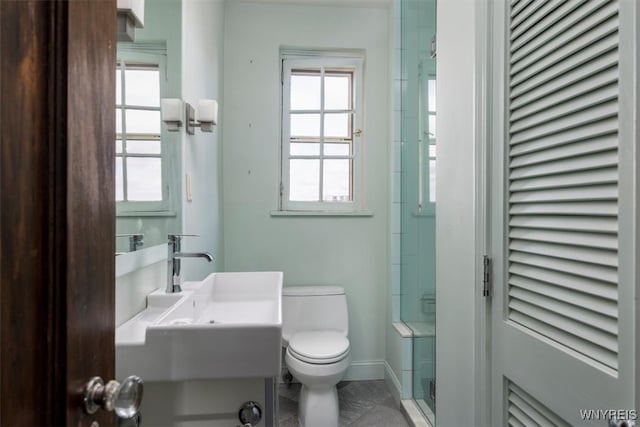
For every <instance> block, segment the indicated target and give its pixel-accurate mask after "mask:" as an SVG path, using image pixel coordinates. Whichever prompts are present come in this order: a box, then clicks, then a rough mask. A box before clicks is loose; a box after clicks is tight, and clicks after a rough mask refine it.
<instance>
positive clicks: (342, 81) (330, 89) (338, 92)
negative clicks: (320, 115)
mask: <svg viewBox="0 0 640 427" xmlns="http://www.w3.org/2000/svg"><path fill="white" fill-rule="evenodd" d="M349 80H350V78H349V77H348V76H325V78H324V108H325V110H348V109H349V95H350V91H349Z"/></svg>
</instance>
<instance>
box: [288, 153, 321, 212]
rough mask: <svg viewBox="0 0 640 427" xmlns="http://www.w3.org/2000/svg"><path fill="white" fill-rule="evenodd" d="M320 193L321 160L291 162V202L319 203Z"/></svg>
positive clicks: (293, 160) (294, 160) (296, 160)
mask: <svg viewBox="0 0 640 427" xmlns="http://www.w3.org/2000/svg"><path fill="white" fill-rule="evenodd" d="M319 193H320V160H308V159H292V160H289V200H291V201H298V202H317V201H318V200H319Z"/></svg>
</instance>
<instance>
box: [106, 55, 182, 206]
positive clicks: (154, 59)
mask: <svg viewBox="0 0 640 427" xmlns="http://www.w3.org/2000/svg"><path fill="white" fill-rule="evenodd" d="M123 62H124V64H125V65H124V67H123V66H122V65H121V64H122V63H123ZM116 64H117V68H116V71H117V72H122V77H123V78H122V80H121V81H122V85H121V100H120V101H121V103H120V104H116V111H117V112H118V113H120V114H122V115H123V124H124V123H125V122H124V115H125V111H126V108H123V107H126V106H127V104H126V99H125V90H126V79H124V71H125V70H126V64H131V65H134V66H135V65H141V66H145V65H146V66H157V67H158V71H159V78H160V81H159V83H160V99H162V98H166V97H167V96H168V91H169V88H168V83H169V82H168V73H167V55H166V49H165V48H161V47H148V48H146V49H145V48H140V47H137V46H128V45H120V44H119V45H118V55H117V60H116ZM132 107H138V106H132ZM135 109H140V110H153V111H156V110H157V111H160V106H159V105H158V107H157V108H156V107H143V106H141V108H135ZM125 130H126V129H125ZM124 135H126V134H121V136H124ZM145 135H146V134H145ZM125 139H126V138H122V137H121V138H118V134H116V141H118V140H125ZM143 139H145V138H143ZM173 145H175V141H173V138H172V137H171V135H170V134H169V133H168V131H167V130H166V127H165V126H163V124H162V122H160V147H161V154H160V156H156V155H154V156H150V157H155V158H158V157H159V158H160V159H161V176H162V183H161V185H162V200H158V201H128V200H123V201H116V216H121V217H125V216H141V215H142V216H159V217H160V216H175V215H176V212H175V200H174V197H173V191H172V190H173V186H174V182H173V181H174V178H173V174H172V170H173V163H174V160H173V158H174V157H175V156H174V149H173ZM116 157H117V155H116ZM133 157H146V156H144V155H140V156H138V155H136V156H133ZM123 158H125V157H123ZM123 163H124V162H123ZM114 167H115V165H114ZM124 168H126V166H125V165H124V164H123V186H126V185H127V183H126V174H124Z"/></svg>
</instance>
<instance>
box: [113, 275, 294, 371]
mask: <svg viewBox="0 0 640 427" xmlns="http://www.w3.org/2000/svg"><path fill="white" fill-rule="evenodd" d="M282 277H283V275H282V272H250V273H213V274H211V275H209V276H208V277H207V278H206V279H205V280H203V281H202V282H186V283H184V284H183V286H182V289H183V291H182V292H179V293H175V294H166V293H165V292H164V290H163V289H159V290H157V291H155V292H154V293H152V294H151V295H149V296H148V297H147V308H146V309H145V310H143V311H142V312H141V313H139V314H138V315H136V316H135V317H133V318H132V319H130V320H129V321H127V322H126V323H124V324H122V325H121V326H119V327H118V328H116V373H117V376H118V378H123V377H126V376H128V375H138V376H140V377H141V378H143V379H144V380H145V381H182V380H190V379H214V378H247V377H251V378H257V377H276V376H278V375H280V354H281V334H282Z"/></svg>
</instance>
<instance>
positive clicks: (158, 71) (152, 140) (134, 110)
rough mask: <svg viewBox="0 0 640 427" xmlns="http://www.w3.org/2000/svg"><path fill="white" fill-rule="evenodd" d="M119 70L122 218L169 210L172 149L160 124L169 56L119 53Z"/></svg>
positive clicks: (119, 206) (118, 181) (118, 191)
mask: <svg viewBox="0 0 640 427" xmlns="http://www.w3.org/2000/svg"><path fill="white" fill-rule="evenodd" d="M120 50H124V49H121V48H119V58H118V61H117V68H116V141H115V144H116V146H115V150H116V165H115V167H116V202H117V211H118V214H122V213H127V212H160V211H168V210H169V181H170V180H169V179H168V176H169V172H168V169H169V165H168V164H167V163H168V161H167V157H168V151H169V150H168V144H167V142H166V139H167V138H166V136H164V135H163V131H162V127H161V119H160V98H161V96H162V92H163V86H164V85H165V82H166V72H165V60H164V59H165V56H164V55H162V54H157V53H155V54H150V53H140V52H130V53H127V52H126V51H125V52H122V53H121V52H120Z"/></svg>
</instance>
